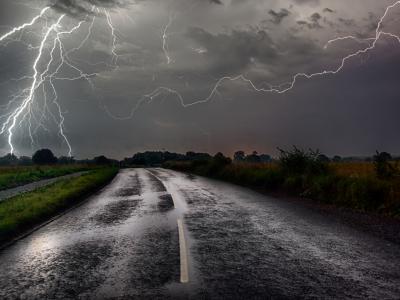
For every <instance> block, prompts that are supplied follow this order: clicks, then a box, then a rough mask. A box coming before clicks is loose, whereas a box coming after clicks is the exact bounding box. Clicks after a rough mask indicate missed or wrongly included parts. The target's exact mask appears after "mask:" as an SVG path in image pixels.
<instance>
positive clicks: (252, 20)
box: [0, 0, 400, 158]
mask: <svg viewBox="0 0 400 300" xmlns="http://www.w3.org/2000/svg"><path fill="white" fill-rule="evenodd" d="M394 2H395V1H393V0H391V1H387V0H379V1H377V0H352V1H346V0H339V1H337V0H335V1H333V0H280V1H278V0H158V1H156V0H137V1H129V2H127V1H123V0H118V1H111V0H86V1H77V0H59V1H57V0H56V1H27V0H26V1H23V0H18V1H16V0H2V1H1V2H0V35H2V34H4V33H6V32H7V31H9V30H10V29H12V27H14V26H19V25H21V24H22V23H24V22H29V21H30V20H31V19H32V18H33V17H34V16H35V15H37V14H39V13H40V10H41V9H43V8H44V7H45V6H48V5H50V6H51V9H50V10H49V11H47V12H46V13H45V15H44V17H43V18H42V19H40V20H38V21H37V22H36V24H34V25H33V26H31V27H30V28H28V29H25V30H24V31H22V32H18V33H17V34H15V35H13V36H12V39H7V40H5V41H3V42H2V43H1V44H0V82H1V83H0V84H1V85H0V105H2V106H1V107H0V110H1V113H2V114H3V115H4V114H7V112H10V111H11V110H12V109H15V107H17V105H18V103H20V102H18V101H16V102H15V103H12V104H11V105H8V106H7V103H8V102H9V101H10V99H11V97H12V95H13V94H15V93H18V92H19V91H21V90H23V89H25V88H27V87H29V86H30V85H31V82H32V80H31V79H30V78H27V79H24V80H21V81H15V80H11V81H10V79H12V78H20V77H23V76H25V75H28V76H32V73H33V70H32V65H33V63H34V60H35V58H36V57H37V55H38V46H39V45H40V42H41V39H42V38H43V36H44V34H45V31H46V29H47V28H48V26H50V25H52V24H53V23H54V22H56V20H57V18H58V17H59V16H60V15H62V14H66V17H64V19H63V20H62V22H61V26H60V27H59V30H70V29H71V28H73V27H74V26H76V25H77V24H78V23H79V22H80V21H84V22H83V23H82V25H81V27H80V28H79V29H78V30H76V31H75V32H74V33H73V34H71V35H63V36H62V43H63V47H65V48H64V49H65V51H68V50H70V49H73V48H77V47H79V46H82V47H81V48H80V49H79V50H77V51H73V52H72V53H71V55H70V56H68V60H69V62H70V63H71V64H72V65H74V66H76V67H79V68H80V70H82V72H84V73H87V74H92V73H95V74H96V75H93V76H92V77H91V84H90V83H89V82H88V81H87V80H85V79H79V80H74V81H72V80H57V79H56V80H54V85H55V88H56V90H57V95H58V102H59V104H60V107H61V110H62V112H63V115H64V117H65V120H64V123H63V124H64V130H65V134H66V136H67V137H68V140H69V142H70V144H71V146H72V149H73V155H74V156H76V157H93V156H94V155H97V154H106V155H108V156H112V157H116V158H122V157H125V156H130V155H132V154H133V153H135V152H137V151H144V150H161V149H166V150H169V151H178V152H186V151H189V150H194V151H207V152H211V153H215V152H217V151H222V152H225V153H226V154H232V153H233V152H234V151H235V150H245V151H253V150H257V151H258V152H263V153H270V154H276V147H281V148H282V147H283V148H284V147H290V146H291V145H298V146H300V147H305V148H309V147H311V148H319V149H320V150H321V151H322V152H324V153H326V154H328V155H335V154H339V155H370V154H372V153H374V151H375V150H385V151H389V152H392V153H400V138H399V129H400V118H399V113H400V99H399V96H400V93H399V80H400V76H399V73H398V70H399V69H400V44H399V43H398V42H396V41H395V39H392V38H388V37H382V38H381V39H380V41H379V43H378V44H377V46H376V48H375V49H374V50H373V51H370V52H368V53H367V54H365V55H360V56H358V57H356V58H353V59H351V60H349V61H348V63H347V64H346V65H345V67H344V69H343V70H342V72H340V73H339V74H337V75H326V76H321V77H315V78H313V79H309V80H305V79H299V80H298V82H297V83H296V85H295V86H294V88H293V89H292V90H290V91H288V92H286V93H283V94H277V93H265V92H262V93H260V92H256V91H254V89H252V87H251V86H250V85H249V84H248V83H247V84H246V83H245V82H243V81H240V80H238V81H235V82H230V81H225V82H223V83H222V84H221V85H220V86H219V88H218V89H217V91H216V92H215V93H214V94H213V97H211V98H210V99H209V101H206V102H202V103H198V104H196V105H192V106H187V105H188V104H190V103H195V102H197V101H201V100H204V99H207V97H208V96H209V95H210V93H211V92H212V90H213V88H214V87H215V84H216V83H217V82H218V80H219V79H220V78H221V77H225V76H230V77H235V76H238V75H244V76H246V78H248V79H251V80H252V82H253V83H254V84H255V85H256V86H257V87H258V88H261V87H264V88H267V87H269V86H270V85H281V84H282V83H285V82H288V81H291V80H292V77H293V75H294V74H296V73H299V72H300V73H303V72H305V73H313V72H320V71H323V70H333V69H336V68H337V67H338V66H339V65H340V63H341V58H342V57H344V56H346V55H348V54H350V53H352V52H354V51H356V50H358V49H362V48H365V46H366V44H365V43H366V42H356V41H354V40H353V41H352V40H344V41H340V42H337V43H335V44H331V45H330V47H328V48H324V46H325V44H326V42H327V41H328V40H330V39H332V38H335V37H338V36H347V35H353V36H356V37H358V38H359V39H364V38H369V37H374V36H375V29H376V26H377V22H378V21H379V18H380V17H381V16H382V15H383V13H384V11H385V8H386V6H387V5H390V4H392V3H394ZM105 12H107V13H108V14H109V17H110V19H109V21H110V22H111V24H112V25H113V27H114V28H115V35H116V38H115V41H114V40H113V36H112V34H111V33H112V32H111V28H110V26H109V22H108V20H107V16H106V14H105ZM399 16H400V5H399V6H398V7H396V8H395V9H393V10H391V11H390V13H389V15H388V16H387V18H386V19H385V22H384V24H383V28H384V30H385V32H391V33H393V34H400V24H399V21H397V20H398V19H400V18H399ZM93 18H94V21H93ZM90 28H91V34H90V36H89V38H88V40H87V41H86V42H85V43H82V41H84V39H85V37H87V36H88V33H89V30H90ZM165 28H167V30H166V31H165V32H164V29H165ZM54 36H55V35H54V34H53V35H51V36H49V39H48V40H47V41H46V45H45V47H44V54H43V56H42V57H41V60H40V61H39V63H38V66H39V69H40V70H42V71H43V70H44V69H45V68H46V65H47V63H48V62H49V59H50V54H49V51H50V50H51V48H52V46H53V41H54ZM163 36H164V37H165V39H163ZM113 41H114V46H115V48H114V49H113ZM113 52H114V54H116V55H117V56H115V55H113ZM55 55H56V56H57V52H55ZM57 60H58V58H55V62H56V61H57ZM54 65H55V64H54ZM51 67H54V66H53V65H52V66H51ZM76 76H77V71H76V70H75V69H73V68H71V67H68V66H66V65H64V66H63V67H62V68H61V69H60V70H59V73H58V74H57V76H56V77H58V78H72V77H76ZM159 87H162V88H163V89H160V90H158V91H159V92H158V93H156V94H153V96H154V97H151V98H149V97H147V98H146V97H143V96H144V95H148V94H151V93H152V92H153V91H154V90H157V88H159ZM167 89H170V90H174V91H175V92H174V93H171V92H168V91H167ZM46 91H47V92H46ZM177 92H179V94H180V95H179V97H178V95H177ZM45 96H46V98H45ZM52 99H53V95H52V93H51V91H50V86H49V84H47V85H46V84H45V85H43V87H41V88H40V89H38V90H37V91H36V93H35V97H34V99H33V101H34V102H35V103H34V105H37V106H36V108H35V106H33V109H32V111H31V113H32V116H30V118H29V117H25V120H24V121H23V122H22V123H21V126H18V127H17V128H16V130H15V133H14V135H13V144H14V145H15V150H16V154H18V155H23V154H31V153H32V152H33V150H35V149H37V148H42V147H49V148H51V149H54V151H55V152H56V153H57V154H58V155H65V154H67V152H68V147H67V145H66V143H65V141H63V139H62V138H61V137H60V134H59V127H58V124H57V122H56V121H57V120H58V121H59V119H58V115H57V109H56V106H55V105H54V103H52ZM21 100H22V99H20V100H19V101H21ZM44 101H47V102H48V111H43V109H42V108H43V103H44ZM182 104H184V105H182ZM22 115H23V114H22ZM1 120H2V121H4V118H3V119H1ZM19 121H20V120H19ZM28 124H30V125H31V126H32V128H34V132H33V142H32V141H31V139H30V135H32V132H31V133H30V132H29V130H28ZM18 125H19V123H18ZM39 125H40V126H39ZM7 138H8V137H7V135H3V136H2V137H1V138H0V143H1V144H0V149H1V152H2V153H3V154H5V153H7V152H9V145H8V143H7Z"/></svg>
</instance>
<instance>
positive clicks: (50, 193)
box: [0, 168, 118, 245]
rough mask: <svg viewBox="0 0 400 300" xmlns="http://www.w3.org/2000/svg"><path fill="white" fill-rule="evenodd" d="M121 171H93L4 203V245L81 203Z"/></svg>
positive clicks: (0, 232)
mask: <svg viewBox="0 0 400 300" xmlns="http://www.w3.org/2000/svg"><path fill="white" fill-rule="evenodd" d="M117 172H118V169H117V168H100V169H96V170H92V171H90V172H89V173H87V174H83V175H82V176H79V177H76V178H71V179H65V180H60V181H58V182H56V183H54V184H52V185H50V186H46V187H43V188H40V189H38V190H36V191H33V192H29V193H24V194H21V195H18V196H16V197H13V198H10V199H7V200H6V201H3V202H0V245H1V244H3V243H5V242H7V241H9V240H11V239H12V238H14V237H16V236H17V235H19V234H21V233H23V232H24V231H26V230H28V229H29V228H32V227H33V226H35V225H37V224H40V223H42V222H44V221H46V220H48V219H50V218H51V217H53V216H55V215H57V214H58V213H60V212H62V211H63V210H65V209H67V208H69V207H72V206H73V205H75V204H77V203H78V202H79V201H81V200H83V198H84V197H87V196H88V195H89V194H90V193H93V192H95V191H96V190H98V189H99V188H101V187H102V186H104V185H105V184H106V183H108V182H109V181H110V180H111V179H112V178H113V177H114V176H115V175H116V174H117Z"/></svg>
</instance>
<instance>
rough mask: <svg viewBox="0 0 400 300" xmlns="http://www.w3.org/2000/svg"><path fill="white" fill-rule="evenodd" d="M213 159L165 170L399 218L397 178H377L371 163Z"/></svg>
mask: <svg viewBox="0 0 400 300" xmlns="http://www.w3.org/2000/svg"><path fill="white" fill-rule="evenodd" d="M214 160H215V159H214ZM214 160H209V161H197V162H168V163H166V164H165V167H167V168H171V169H175V170H180V171H185V172H191V173H195V174H199V175H203V176H208V177H213V178H217V179H221V180H225V181H229V182H232V183H235V184H239V185H243V186H247V187H251V188H257V189H262V190H265V191H269V192H277V191H279V192H284V193H287V194H290V195H295V196H301V197H305V198H310V199H313V200H316V201H319V202H322V203H326V204H331V205H335V206H337V207H347V208H351V209H355V210H359V211H365V212H373V213H378V214H382V215H389V216H392V217H397V218H400V177H399V176H398V175H396V176H393V177H390V178H380V177H378V176H377V175H376V172H375V165H374V163H372V162H340V163H333V162H331V163H322V162H315V161H314V162H313V161H310V162H308V163H305V164H304V165H303V166H302V167H300V168H299V167H298V166H299V165H300V166H301V162H300V163H298V162H297V163H298V164H297V165H296V164H294V165H293V164H292V165H290V162H289V163H288V164H285V162H282V161H277V162H273V163H268V164H249V163H228V162H225V163H224V162H216V161H214Z"/></svg>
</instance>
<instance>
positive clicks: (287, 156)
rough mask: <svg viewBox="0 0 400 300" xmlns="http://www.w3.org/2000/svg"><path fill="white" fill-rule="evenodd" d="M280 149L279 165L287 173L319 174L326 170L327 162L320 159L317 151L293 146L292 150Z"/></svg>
mask: <svg viewBox="0 0 400 300" xmlns="http://www.w3.org/2000/svg"><path fill="white" fill-rule="evenodd" d="M278 150H279V151H280V157H279V165H280V168H281V169H282V171H283V172H284V173H285V174H287V175H300V174H303V175H320V174H326V173H327V171H328V167H327V163H326V162H325V161H324V160H321V159H320V157H321V154H320V153H319V151H318V150H317V151H313V150H311V149H310V150H309V151H307V152H306V151H304V150H302V149H299V148H297V147H296V146H293V149H292V150H289V151H285V150H282V149H278Z"/></svg>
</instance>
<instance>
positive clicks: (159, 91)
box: [106, 1, 400, 120]
mask: <svg viewBox="0 0 400 300" xmlns="http://www.w3.org/2000/svg"><path fill="white" fill-rule="evenodd" d="M396 6H400V1H396V2H395V3H393V4H392V5H389V6H388V7H386V9H385V13H384V14H383V16H382V17H381V18H380V19H379V22H378V25H377V27H376V29H375V36H374V37H370V38H365V39H360V38H357V37H355V36H345V37H338V38H335V39H332V40H329V41H328V42H327V43H326V44H325V46H324V49H327V48H328V47H329V46H330V45H332V44H334V43H337V42H339V41H343V40H354V41H356V42H358V43H360V44H365V45H366V46H365V47H364V48H362V49H360V50H357V51H355V52H353V53H351V54H348V55H347V56H345V57H343V58H341V60H340V61H341V62H340V64H339V65H338V67H336V68H335V69H326V70H322V71H320V72H316V73H309V74H308V73H297V74H295V75H293V76H292V79H291V81H289V82H285V83H282V84H279V85H268V88H265V87H263V86H261V87H260V86H258V85H257V84H255V83H254V82H253V81H252V80H251V79H248V78H247V77H246V76H245V75H243V74H239V75H237V76H224V77H221V78H219V79H218V80H217V81H216V83H215V84H214V86H213V87H212V89H211V91H210V93H209V94H208V96H207V97H205V98H203V99H197V100H194V101H191V102H186V101H185V99H184V97H183V96H182V94H181V93H180V92H179V91H177V90H175V89H172V88H169V87H165V86H161V87H157V88H156V89H155V90H153V91H152V92H151V93H149V94H146V95H144V96H142V97H141V98H140V99H139V101H138V102H137V103H136V105H135V106H134V107H133V108H132V110H131V112H130V114H129V115H127V116H115V115H114V114H112V113H111V112H110V111H109V110H108V109H106V112H107V113H108V114H109V115H110V116H111V117H113V118H114V119H117V120H128V119H131V118H132V117H133V115H134V114H135V113H136V111H137V110H138V109H139V108H140V107H141V105H142V104H143V103H144V102H151V101H153V100H154V99H155V98H157V97H158V96H161V95H165V94H170V95H174V96H175V97H176V98H177V99H178V100H179V103H180V104H181V106H182V107H184V108H187V107H191V106H195V105H198V104H203V103H207V102H210V101H211V100H212V99H213V98H214V96H215V95H217V94H218V93H219V92H218V89H219V88H220V87H221V86H222V85H223V84H224V83H225V82H236V81H242V82H244V83H245V84H247V85H248V86H249V87H250V88H251V89H252V90H253V91H255V92H259V93H276V94H284V93H286V92H288V91H290V90H292V89H293V88H294V87H295V85H296V83H297V82H298V81H299V79H301V78H305V79H312V78H314V77H321V76H326V75H335V74H338V73H339V72H341V71H342V70H343V68H344V67H345V65H346V63H347V62H348V61H349V60H351V59H352V58H355V57H357V56H360V55H362V54H366V53H368V52H370V51H371V50H373V49H375V47H376V45H377V43H378V42H379V41H380V39H381V38H382V37H389V38H393V39H395V40H396V41H397V42H399V43H400V36H398V35H396V34H394V33H390V32H384V31H382V24H383V22H384V21H385V19H386V17H387V15H388V14H389V12H390V10H392V9H393V8H395V7H396ZM168 26H169V25H168V24H167V26H166V27H165V29H164V36H163V41H164V42H165V36H166V34H165V32H166V30H167V29H168ZM163 45H164V44H163ZM166 57H167V59H168V57H169V56H168V53H166ZM168 61H169V60H168Z"/></svg>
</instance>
